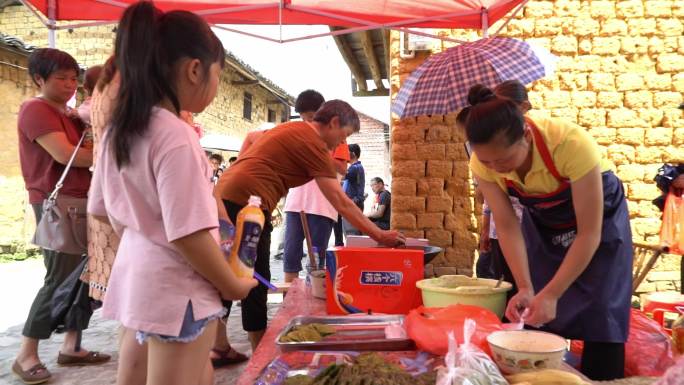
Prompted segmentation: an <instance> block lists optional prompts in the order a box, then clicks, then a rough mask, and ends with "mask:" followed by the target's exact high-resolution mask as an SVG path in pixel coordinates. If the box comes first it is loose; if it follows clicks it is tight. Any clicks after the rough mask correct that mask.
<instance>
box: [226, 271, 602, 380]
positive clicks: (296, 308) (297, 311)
mask: <svg viewBox="0 0 684 385" xmlns="http://www.w3.org/2000/svg"><path fill="white" fill-rule="evenodd" d="M325 314H326V311H325V301H324V300H321V299H317V298H314V297H313V296H312V295H311V293H310V289H308V288H307V287H306V284H305V282H304V281H303V280H301V279H296V280H294V281H293V282H292V285H291V286H290V289H289V290H288V292H287V295H286V296H285V299H284V300H283V303H282V304H281V305H280V309H278V312H277V313H276V315H275V317H274V318H273V319H272V320H271V322H270V324H269V326H268V329H266V333H265V334H264V338H263V339H262V342H261V343H260V344H259V346H258V347H257V349H256V351H255V352H254V353H253V354H252V358H251V359H250V360H249V362H248V363H247V367H246V368H245V371H244V372H243V373H242V375H241V376H240V377H239V378H238V380H237V385H253V384H254V383H255V382H256V380H257V378H258V377H259V375H260V374H261V372H262V370H263V369H264V368H265V367H266V366H268V364H269V363H271V361H273V360H274V359H275V358H276V357H277V356H278V355H279V354H280V350H279V349H278V347H277V346H276V344H275V340H276V337H277V336H278V334H279V333H280V332H281V331H282V329H283V328H284V327H285V326H286V325H287V323H288V322H290V320H291V319H292V318H294V317H296V316H299V315H304V316H307V315H313V316H316V315H325ZM562 369H563V370H567V371H570V372H573V373H575V374H578V375H580V376H582V375H581V374H580V373H579V372H577V371H576V370H575V369H573V368H572V367H570V366H569V365H567V364H563V368H562ZM582 377H583V379H584V380H585V381H587V382H590V381H589V380H588V379H587V378H586V377H584V376H582Z"/></svg>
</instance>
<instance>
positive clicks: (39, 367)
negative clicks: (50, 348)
mask: <svg viewBox="0 0 684 385" xmlns="http://www.w3.org/2000/svg"><path fill="white" fill-rule="evenodd" d="M12 372H13V373H14V374H15V375H16V376H17V377H19V379H20V380H21V381H22V382H23V383H24V384H28V385H35V384H42V383H45V382H47V381H48V380H49V379H50V377H52V374H51V373H50V371H49V370H47V368H46V367H45V365H43V364H36V365H33V366H32V367H31V368H30V369H28V370H22V369H21V365H19V363H18V362H16V361H14V363H13V364H12Z"/></svg>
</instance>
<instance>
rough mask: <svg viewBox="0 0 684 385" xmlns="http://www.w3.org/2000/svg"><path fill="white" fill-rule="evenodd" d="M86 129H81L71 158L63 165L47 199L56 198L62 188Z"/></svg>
mask: <svg viewBox="0 0 684 385" xmlns="http://www.w3.org/2000/svg"><path fill="white" fill-rule="evenodd" d="M85 135H86V131H85V130H83V134H82V135H81V139H80V140H79V141H78V144H77V145H76V147H74V152H73V153H71V158H69V162H68V163H67V164H66V167H64V171H63V172H62V176H60V177H59V180H58V181H57V184H56V185H55V189H54V190H52V193H51V194H50V196H49V197H48V200H50V201H54V200H56V199H57V195H58V194H59V190H60V189H61V188H62V186H63V185H64V179H65V178H66V176H67V174H68V173H69V169H70V168H71V165H72V164H73V163H74V159H76V153H77V152H78V149H79V148H81V144H82V143H83V138H85Z"/></svg>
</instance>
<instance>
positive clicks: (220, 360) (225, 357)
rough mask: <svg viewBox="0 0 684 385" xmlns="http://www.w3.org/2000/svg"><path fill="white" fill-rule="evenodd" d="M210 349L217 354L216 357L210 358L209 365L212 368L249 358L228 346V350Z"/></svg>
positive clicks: (233, 363)
mask: <svg viewBox="0 0 684 385" xmlns="http://www.w3.org/2000/svg"><path fill="white" fill-rule="evenodd" d="M211 351H212V352H214V353H216V354H217V355H218V357H217V358H212V359H211V365H212V366H213V367H214V369H217V368H222V367H224V366H229V365H235V364H239V363H241V362H245V361H247V360H249V357H247V356H246V355H244V354H242V353H240V352H238V351H237V350H235V349H233V348H229V349H228V350H219V349H211ZM231 353H232V354H231Z"/></svg>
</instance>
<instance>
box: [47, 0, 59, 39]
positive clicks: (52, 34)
mask: <svg viewBox="0 0 684 385" xmlns="http://www.w3.org/2000/svg"><path fill="white" fill-rule="evenodd" d="M47 13H48V14H47V16H48V23H47V27H48V47H50V48H55V47H56V46H57V31H56V30H55V27H56V26H57V22H56V21H55V20H56V19H57V3H56V2H55V0H48V3H47Z"/></svg>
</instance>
